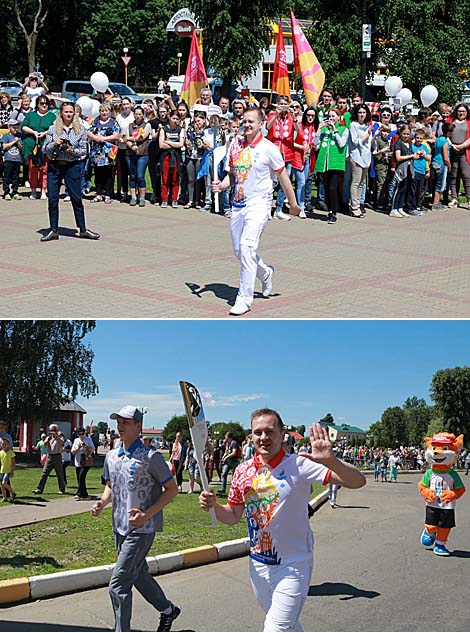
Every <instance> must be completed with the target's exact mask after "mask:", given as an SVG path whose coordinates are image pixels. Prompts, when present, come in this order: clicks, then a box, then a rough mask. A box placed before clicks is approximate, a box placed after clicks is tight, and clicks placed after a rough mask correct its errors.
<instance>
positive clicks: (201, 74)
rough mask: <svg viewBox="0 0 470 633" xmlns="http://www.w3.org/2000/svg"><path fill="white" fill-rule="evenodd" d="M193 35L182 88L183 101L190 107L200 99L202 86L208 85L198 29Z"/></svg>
mask: <svg viewBox="0 0 470 633" xmlns="http://www.w3.org/2000/svg"><path fill="white" fill-rule="evenodd" d="M192 37H193V39H192V40H191V49H190V51H189V59H188V65H187V67H186V75H185V77H184V81H183V87H182V90H181V101H186V103H187V104H188V106H189V107H190V108H191V107H192V106H193V105H194V104H195V103H196V101H197V100H198V99H199V93H200V92H201V88H204V87H205V86H207V85H208V82H207V75H206V69H205V68H204V62H203V61H202V56H201V51H200V49H199V44H198V41H197V35H196V31H193V36H192Z"/></svg>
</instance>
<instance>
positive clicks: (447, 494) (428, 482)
mask: <svg viewBox="0 0 470 633" xmlns="http://www.w3.org/2000/svg"><path fill="white" fill-rule="evenodd" d="M424 439H425V442H426V453H425V455H426V460H427V462H428V463H429V465H430V468H428V470H427V471H426V472H425V473H424V475H423V477H422V479H421V481H420V482H419V484H418V490H419V492H420V494H421V496H422V497H423V499H424V500H425V501H426V521H425V524H424V530H423V533H422V534H421V543H422V544H423V545H424V546H425V547H432V546H434V550H433V551H434V554H437V555H438V556H449V555H450V552H449V550H448V549H447V547H446V543H447V539H448V537H449V533H450V531H451V529H452V528H453V527H455V502H456V500H457V499H460V497H461V496H462V495H463V493H464V492H465V486H464V485H463V482H462V480H461V479H460V477H459V475H458V474H457V472H456V471H455V470H452V466H453V465H454V464H455V463H456V461H457V458H458V456H459V453H460V451H461V450H462V446H463V435H459V436H458V437H455V435H454V434H452V433H438V434H437V435H434V436H433V437H432V438H431V437H426V438H424Z"/></svg>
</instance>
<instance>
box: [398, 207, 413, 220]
mask: <svg viewBox="0 0 470 633" xmlns="http://www.w3.org/2000/svg"><path fill="white" fill-rule="evenodd" d="M398 213H400V214H401V215H402V216H403V217H404V218H409V217H410V215H409V213H407V212H406V211H405V210H404V209H401V208H400V209H398Z"/></svg>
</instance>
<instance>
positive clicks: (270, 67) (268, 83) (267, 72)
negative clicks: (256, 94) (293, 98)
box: [261, 63, 294, 90]
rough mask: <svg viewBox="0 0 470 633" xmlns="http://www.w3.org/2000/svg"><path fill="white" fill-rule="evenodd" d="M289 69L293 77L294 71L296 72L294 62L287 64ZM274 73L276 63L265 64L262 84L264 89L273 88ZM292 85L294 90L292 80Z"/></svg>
mask: <svg viewBox="0 0 470 633" xmlns="http://www.w3.org/2000/svg"><path fill="white" fill-rule="evenodd" d="M287 71H288V73H289V76H290V77H291V78H292V77H293V73H294V66H293V64H287ZM273 74H274V64H271V63H265V64H263V80H262V86H261V87H262V88H263V90H271V87H272V83H273ZM290 87H291V90H293V87H292V80H291V81H290Z"/></svg>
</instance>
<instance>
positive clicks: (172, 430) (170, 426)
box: [163, 415, 191, 442]
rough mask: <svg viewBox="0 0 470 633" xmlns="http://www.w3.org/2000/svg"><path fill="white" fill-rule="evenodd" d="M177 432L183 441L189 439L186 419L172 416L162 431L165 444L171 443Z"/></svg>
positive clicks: (181, 416) (183, 416)
mask: <svg viewBox="0 0 470 633" xmlns="http://www.w3.org/2000/svg"><path fill="white" fill-rule="evenodd" d="M178 431H181V435H182V436H183V439H184V440H186V441H188V440H189V439H191V434H190V432H189V424H188V418H187V417H186V416H185V415H174V416H173V417H172V418H171V419H170V420H168V422H167V423H166V426H165V428H164V429H163V439H164V440H166V441H167V442H173V441H174V439H175V436H176V434H177V433H178Z"/></svg>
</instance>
